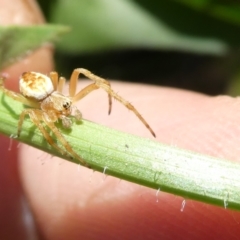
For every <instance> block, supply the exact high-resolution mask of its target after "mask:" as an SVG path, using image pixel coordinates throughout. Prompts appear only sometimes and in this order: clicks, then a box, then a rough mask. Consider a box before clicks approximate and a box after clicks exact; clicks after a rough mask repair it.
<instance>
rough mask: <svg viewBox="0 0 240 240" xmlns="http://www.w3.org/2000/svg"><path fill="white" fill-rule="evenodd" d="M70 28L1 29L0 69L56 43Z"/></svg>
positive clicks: (13, 27) (44, 26)
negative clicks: (49, 44) (40, 48)
mask: <svg viewBox="0 0 240 240" xmlns="http://www.w3.org/2000/svg"><path fill="white" fill-rule="evenodd" d="M68 31H69V28H68V27H65V26H58V25H37V26H7V27H3V26H1V27H0V69H3V68H5V67H6V66H8V65H10V64H12V63H14V62H16V61H18V60H20V59H21V58H22V57H24V56H26V55H27V54H30V53H31V52H32V51H33V50H35V49H37V48H39V47H40V46H42V45H44V44H46V43H48V42H53V41H56V40H57V39H58V38H59V37H60V35H61V34H64V33H66V32H68Z"/></svg>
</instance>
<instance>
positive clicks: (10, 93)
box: [0, 80, 39, 108]
mask: <svg viewBox="0 0 240 240" xmlns="http://www.w3.org/2000/svg"><path fill="white" fill-rule="evenodd" d="M0 90H1V91H3V92H4V93H5V94H6V95H7V96H8V97H10V98H12V99H14V100H16V101H18V102H21V103H23V104H24V105H26V106H29V107H35V108H39V103H38V102H34V101H31V100H28V99H27V98H25V97H24V96H23V95H21V94H20V93H16V92H13V91H10V90H8V89H7V88H5V87H4V85H3V82H2V81H1V80H0Z"/></svg>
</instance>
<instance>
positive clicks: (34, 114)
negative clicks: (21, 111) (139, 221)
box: [25, 109, 70, 156]
mask: <svg viewBox="0 0 240 240" xmlns="http://www.w3.org/2000/svg"><path fill="white" fill-rule="evenodd" d="M27 110H28V111H27V114H29V117H30V119H31V121H32V122H33V123H34V124H35V125H36V126H37V128H38V129H39V130H40V132H41V133H42V135H43V136H44V138H45V139H46V140H47V142H48V144H49V145H51V146H52V147H54V148H55V149H56V150H58V151H59V152H60V153H61V154H62V155H65V156H70V155H69V154H68V153H67V152H66V151H64V150H63V149H61V148H60V147H59V146H58V145H57V144H56V143H55V142H54V140H53V138H52V137H51V136H50V134H49V133H48V132H47V130H46V129H45V128H44V127H43V125H42V123H41V120H43V116H42V112H41V110H36V109H35V110H32V109H27ZM25 114H26V113H25Z"/></svg>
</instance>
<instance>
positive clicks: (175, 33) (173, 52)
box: [39, 0, 240, 95]
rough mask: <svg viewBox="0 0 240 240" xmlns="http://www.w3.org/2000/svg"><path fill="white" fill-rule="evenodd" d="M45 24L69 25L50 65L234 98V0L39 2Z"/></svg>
mask: <svg viewBox="0 0 240 240" xmlns="http://www.w3.org/2000/svg"><path fill="white" fill-rule="evenodd" d="M39 5H40V6H41V8H42V10H43V12H44V14H45V17H46V19H47V21H48V22H50V23H56V24H64V25H68V26H71V28H72V31H71V32H69V33H68V34H66V35H65V36H64V37H63V38H62V39H61V41H59V42H58V44H57V47H56V54H55V59H56V68H57V71H59V73H61V74H62V75H64V76H66V77H69V76H70V74H71V72H72V70H73V69H74V68H77V67H84V68H87V69H89V70H91V71H92V72H94V73H95V74H97V75H99V76H102V77H104V78H107V79H117V80H122V81H131V82H142V83H148V84H156V85H161V86H172V87H178V88H184V89H190V90H194V91H199V92H203V93H207V94H211V95H216V94H223V93H228V94H231V95H238V94H240V71H239V69H240V51H239V47H240V2H239V1H236V0H192V1H187V0H178V1H177V0H151V1H149V0H113V1H110V0H51V1H44V0H39Z"/></svg>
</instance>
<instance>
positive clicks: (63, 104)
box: [0, 68, 155, 167]
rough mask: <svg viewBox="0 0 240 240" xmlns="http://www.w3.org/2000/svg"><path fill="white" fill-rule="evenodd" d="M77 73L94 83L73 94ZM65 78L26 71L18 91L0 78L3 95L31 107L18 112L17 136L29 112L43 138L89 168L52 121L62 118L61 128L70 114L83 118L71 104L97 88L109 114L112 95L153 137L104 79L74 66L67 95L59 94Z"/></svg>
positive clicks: (141, 118)
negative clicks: (104, 96)
mask: <svg viewBox="0 0 240 240" xmlns="http://www.w3.org/2000/svg"><path fill="white" fill-rule="evenodd" d="M80 74H83V75H84V76H86V77H87V78H89V79H91V80H93V81H94V83H92V84H90V85H88V86H86V87H85V88H83V89H82V90H80V91H79V92H78V93H76V87H77V82H78V76H79V75H80ZM65 81H66V80H65V78H63V77H60V78H58V73H57V72H51V73H50V76H49V77H48V76H47V75H44V74H41V73H37V72H25V73H23V74H22V76H21V77H20V80H19V88H20V92H21V94H19V93H16V92H13V91H10V90H8V89H6V88H5V87H4V85H3V80H1V81H0V89H1V90H2V91H3V92H4V93H5V94H6V95H8V96H9V97H11V98H13V99H15V100H17V101H20V102H21V103H23V104H24V105H26V106H29V107H31V108H27V109H24V110H23V111H22V113H21V115H20V118H19V122H18V132H17V137H19V136H20V133H21V128H22V124H23V121H24V118H25V115H29V117H30V119H31V121H32V122H33V123H34V124H35V125H36V126H37V127H38V129H39V130H40V131H41V133H42V135H43V136H44V138H45V139H46V140H47V142H48V143H49V144H50V145H51V146H52V147H54V148H55V149H57V150H58V151H59V152H60V153H61V154H62V155H67V156H69V154H70V155H71V156H72V157H74V158H76V159H78V160H79V161H80V163H81V164H83V165H85V166H87V167H89V166H88V164H87V163H86V162H85V161H84V160H83V159H82V158H81V157H80V156H79V155H78V154H77V153H75V151H74V150H73V149H72V147H71V146H70V145H69V143H68V142H67V141H66V139H65V138H64V137H63V135H62V134H61V132H60V131H59V129H58V128H57V127H56V126H55V124H54V123H55V122H57V121H58V119H61V120H62V124H63V127H65V128H70V127H71V126H72V121H71V119H70V118H69V116H73V117H75V119H76V120H77V121H80V120H81V119H82V114H81V112H80V111H79V110H78V109H77V108H76V106H74V105H73V103H75V102H77V101H79V100H80V99H82V98H84V97H85V96H86V95H87V94H89V93H90V92H92V91H93V90H96V89H98V88H102V89H103V90H105V91H106V92H107V93H108V99H109V111H108V113H109V114H110V113H111V108H112V97H113V98H115V99H116V100H118V101H119V102H121V103H122V104H123V105H124V106H125V107H127V108H128V109H129V110H131V111H133V112H134V113H135V115H136V116H137V117H138V118H139V119H140V121H142V123H143V124H144V125H145V126H146V128H148V129H149V131H150V132H151V134H152V135H153V136H154V137H155V133H154V132H153V130H152V129H151V127H150V126H149V125H148V123H147V122H146V120H145V119H144V118H143V117H142V116H141V115H140V113H139V112H138V111H137V110H136V108H135V107H134V106H133V105H132V104H131V103H129V102H128V101H126V100H125V99H124V98H122V97H121V96H119V95H118V94H117V93H116V92H114V91H113V90H112V88H111V86H110V83H109V82H108V81H107V80H105V79H103V78H100V77H98V76H96V75H94V74H93V73H91V72H90V71H88V70H86V69H83V68H77V69H75V70H74V71H73V73H72V76H71V78H70V82H69V96H65V95H63V93H62V90H63V86H64V84H65ZM42 122H43V123H44V124H45V125H46V126H48V127H49V128H50V129H51V130H52V132H53V133H54V134H55V136H56V137H57V138H58V139H59V141H60V142H61V144H62V145H63V146H64V147H65V150H63V149H62V148H61V147H59V146H58V145H57V144H56V143H55V141H54V140H53V138H52V137H51V136H50V134H49V133H48V131H47V130H46V128H45V127H44V125H43V124H42Z"/></svg>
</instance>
